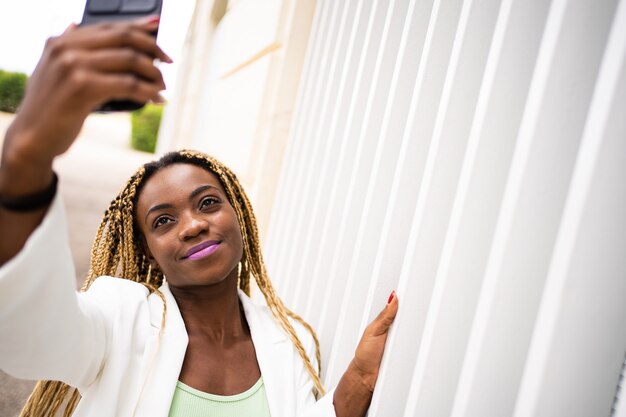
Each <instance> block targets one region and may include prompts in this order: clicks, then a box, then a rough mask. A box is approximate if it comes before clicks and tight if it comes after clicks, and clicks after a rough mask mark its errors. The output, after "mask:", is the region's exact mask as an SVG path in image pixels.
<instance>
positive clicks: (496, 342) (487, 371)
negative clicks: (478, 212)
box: [466, 2, 610, 415]
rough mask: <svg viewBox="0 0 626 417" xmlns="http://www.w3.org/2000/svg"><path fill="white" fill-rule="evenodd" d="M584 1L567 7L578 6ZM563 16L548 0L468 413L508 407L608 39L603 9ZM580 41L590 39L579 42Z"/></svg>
mask: <svg viewBox="0 0 626 417" xmlns="http://www.w3.org/2000/svg"><path fill="white" fill-rule="evenodd" d="M581 6H582V4H581V3H578V4H576V5H575V6H574V8H576V7H578V8H579V12H580V9H581V8H582V7H581ZM587 6H590V5H587ZM566 15H567V5H566V4H564V3H558V2H556V3H553V7H552V10H551V12H550V17H549V18H548V24H547V27H546V31H545V36H544V41H543V42H544V44H543V46H542V50H541V52H540V55H539V58H538V60H537V62H538V65H537V69H536V71H535V76H534V80H533V84H532V85H531V88H530V95H529V101H528V104H527V106H526V109H527V110H526V114H525V119H524V121H523V123H522V127H521V131H520V135H519V139H518V143H517V149H516V154H515V157H514V159H513V163H512V168H511V172H510V174H509V179H508V183H507V192H506V193H505V197H504V200H503V208H502V210H501V214H500V218H499V220H498V226H497V229H496V234H495V238H494V243H493V244H492V253H491V255H490V259H489V262H488V266H487V271H486V274H485V282H484V284H483V289H482V294H481V298H480V302H479V310H478V313H477V316H476V321H475V324H474V328H473V334H474V336H473V337H472V339H471V342H470V352H472V349H474V350H473V351H474V352H479V353H478V354H474V353H472V354H469V355H468V357H470V358H472V359H471V360H474V361H476V360H479V361H480V362H479V365H476V363H474V365H471V364H469V365H468V366H476V368H477V369H478V372H477V374H476V377H475V379H474V381H472V390H473V391H472V392H471V393H470V394H469V395H470V397H469V399H468V400H466V401H469V402H470V403H471V407H470V409H471V413H472V414H473V415H486V414H487V415H488V414H489V413H492V412H493V413H494V414H493V415H502V414H505V415H510V413H511V412H512V407H513V404H514V401H515V393H516V391H517V385H518V384H519V379H520V376H521V372H522V369H523V364H524V358H525V355H526V349H527V346H528V340H529V337H530V332H531V329H532V323H533V321H534V317H535V314H536V308H537V304H538V297H539V296H540V292H541V288H542V286H543V280H544V278H545V273H546V272H545V271H546V269H547V264H548V261H549V254H550V252H551V250H552V242H553V239H554V236H555V233H556V221H557V220H558V217H559V215H560V210H561V207H562V204H563V201H564V194H565V190H566V186H567V181H568V178H569V175H570V174H569V173H570V172H571V166H572V165H573V158H574V156H575V152H576V150H577V145H578V138H579V137H580V132H581V131H582V125H581V122H582V120H584V114H585V111H586V108H587V106H588V104H587V103H588V100H589V96H590V92H591V89H592V86H593V80H594V79H595V73H596V70H597V62H598V58H597V54H598V45H602V44H603V42H604V40H603V37H604V36H606V30H599V31H598V28H600V27H601V26H602V24H603V22H604V23H606V22H605V20H606V18H607V17H610V12H608V13H607V12H606V10H604V11H598V10H597V9H594V10H593V11H590V10H585V12H580V16H581V17H582V16H585V17H588V18H589V20H590V21H591V22H593V24H592V25H589V24H588V23H587V24H582V22H580V21H577V22H575V23H573V22H572V21H568V20H567V19H565V18H564V16H566ZM562 22H564V23H563V25H562ZM596 25H597V26H596ZM603 32H604V34H603ZM581 39H586V40H587V43H586V44H585V45H584V47H583V46H582V44H581V42H580V40H581ZM574 45H576V46H574ZM600 51H601V49H600ZM579 61H580V62H579ZM572 86H576V89H575V91H576V96H575V97H571V96H570V92H571V91H572ZM481 327H482V328H483V330H481ZM481 333H482V334H481ZM476 342H478V343H477V344H476V345H474V346H472V344H473V343H476ZM477 346H478V348H477ZM466 383H467V382H466ZM489 388H492V389H493V388H496V389H497V390H498V391H499V392H500V393H501V395H499V396H498V397H497V398H489V397H485V396H486V395H490V394H488V393H490V392H493V391H492V390H490V389H489ZM466 395H468V394H466ZM485 398H488V399H485ZM494 410H495V412H494Z"/></svg>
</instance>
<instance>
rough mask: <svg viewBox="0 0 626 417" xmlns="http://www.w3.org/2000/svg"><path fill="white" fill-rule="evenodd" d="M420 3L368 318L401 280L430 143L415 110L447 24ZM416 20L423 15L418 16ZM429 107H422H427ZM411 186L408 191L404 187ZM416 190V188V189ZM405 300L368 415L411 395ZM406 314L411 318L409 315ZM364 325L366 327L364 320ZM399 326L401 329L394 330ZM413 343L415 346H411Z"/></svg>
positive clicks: (398, 407) (410, 332)
mask: <svg viewBox="0 0 626 417" xmlns="http://www.w3.org/2000/svg"><path fill="white" fill-rule="evenodd" d="M421 5H422V6H424V9H423V10H421V11H418V12H417V14H418V16H419V15H423V19H424V22H423V25H424V27H426V28H427V31H426V34H425V40H424V48H423V52H422V55H421V59H420V62H419V67H418V71H417V75H416V80H415V85H414V87H413V90H412V94H411V103H410V108H409V112H408V118H407V123H406V126H405V129H404V132H403V135H402V143H401V145H400V151H399V156H398V161H397V165H396V168H395V170H394V176H393V179H392V181H391V191H390V196H389V200H390V204H389V209H388V210H387V212H386V213H385V216H384V217H385V219H384V224H383V227H382V232H381V236H380V241H379V245H378V248H379V249H378V251H377V256H376V261H375V264H374V268H373V273H372V276H373V277H380V279H378V280H377V282H378V285H370V288H369V294H368V297H367V307H366V311H370V315H369V316H368V315H364V319H368V320H369V319H371V315H372V310H373V304H374V301H373V300H374V295H375V294H381V291H380V288H381V287H382V288H385V290H389V286H388V285H387V284H388V281H393V282H394V284H395V285H396V287H397V285H398V282H396V281H395V279H396V277H398V276H399V275H400V268H399V266H400V265H401V264H402V258H401V255H399V254H401V253H403V250H404V248H405V245H406V243H407V240H408V233H407V228H406V227H405V225H404V223H403V222H402V221H398V219H406V218H409V216H410V213H412V212H413V209H414V207H415V198H413V196H414V195H417V190H416V188H417V187H416V186H415V183H418V182H419V178H420V176H421V169H422V168H423V166H424V164H423V161H421V163H420V160H419V157H420V154H421V153H423V152H420V151H419V147H418V145H420V144H422V143H426V145H427V140H426V139H427V137H428V134H426V135H425V136H424V137H423V138H421V139H422V140H418V132H420V131H421V132H425V131H427V129H426V128H424V125H426V123H422V124H421V125H420V127H421V128H422V129H421V130H418V123H416V122H417V119H418V115H423V114H424V113H426V112H418V111H417V110H418V108H419V105H420V103H424V102H426V101H428V100H427V99H426V98H425V97H428V96H429V94H427V93H426V92H424V91H425V90H426V89H427V86H433V85H436V84H438V83H437V82H436V81H433V82H431V83H428V84H427V83H426V81H425V80H426V79H427V73H428V69H429V68H433V67H437V66H438V65H436V62H435V63H433V61H436V56H435V57H433V56H431V55H432V54H431V53H432V51H433V48H435V47H436V46H437V45H438V42H437V41H438V40H439V41H440V38H441V36H439V37H437V36H436V35H437V28H440V27H442V26H443V25H442V24H440V22H439V19H440V18H441V17H440V14H439V11H440V8H441V2H440V1H439V0H435V1H434V2H433V3H432V7H431V8H430V12H428V5H426V4H425V3H421ZM450 15H453V14H452V13H450V14H447V15H446V16H450ZM417 20H418V21H419V19H417ZM416 24H419V23H416ZM440 42H441V41H440ZM439 45H441V43H439ZM442 81H443V80H441V82H440V83H439V85H441V83H442ZM437 101H438V100H437ZM428 107H430V108H433V107H436V106H426V108H428ZM426 108H425V109H424V110H426ZM432 119H434V114H433V118H432ZM407 190H410V191H409V192H406V191H407ZM414 190H415V192H413V191H414ZM407 276H408V275H406V274H405V275H403V276H402V277H401V278H400V279H399V281H400V282H399V284H400V291H399V292H400V293H401V294H403V296H404V295H406V294H407V291H403V288H404V287H405V286H406V283H407V282H408V281H407V280H406V278H407ZM403 278H404V279H403ZM402 284H405V285H402ZM382 292H386V291H382ZM401 303H402V306H403V307H402V310H401V311H402V312H404V315H403V314H402V313H400V314H399V315H398V317H397V318H396V323H395V325H394V327H393V328H392V329H391V331H390V335H389V337H388V341H387V348H386V350H385V355H384V356H383V362H382V364H381V369H380V374H379V378H378V382H377V384H376V390H375V391H374V396H373V398H372V403H371V406H370V415H372V416H376V415H401V414H402V412H403V411H404V406H405V404H404V403H405V400H406V398H407V392H408V388H409V382H410V375H409V374H408V372H406V369H407V365H408V368H410V367H411V365H412V363H413V362H412V361H413V358H414V356H415V352H416V346H412V344H411V343H410V342H412V341H414V340H416V339H417V331H416V330H417V329H416V328H415V327H414V326H411V324H412V323H411V321H412V320H411V318H412V317H411V313H410V312H409V313H407V307H405V306H408V308H410V307H411V306H412V305H414V304H411V303H408V304H406V303H405V300H402V301H401ZM407 318H409V319H408V320H407ZM361 327H363V325H362V326H361ZM398 327H399V328H400V330H396V329H398ZM403 337H404V340H405V341H406V342H409V343H402V338H403ZM412 347H413V349H411V348H412ZM398 357H402V358H404V360H403V361H401V362H400V361H397V360H395V358H398Z"/></svg>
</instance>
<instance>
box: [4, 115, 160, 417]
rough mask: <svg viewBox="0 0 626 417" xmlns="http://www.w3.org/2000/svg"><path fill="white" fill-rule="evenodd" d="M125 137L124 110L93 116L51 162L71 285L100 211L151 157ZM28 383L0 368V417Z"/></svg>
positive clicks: (11, 411) (16, 404)
mask: <svg viewBox="0 0 626 417" xmlns="http://www.w3.org/2000/svg"><path fill="white" fill-rule="evenodd" d="M12 119H13V116H12V115H9V114H6V113H0V143H1V142H2V139H3V138H4V132H5V131H6V128H7V127H8V125H9V124H10V123H11V120H12ZM129 137H130V121H129V117H128V116H127V115H124V114H121V115H93V116H91V117H90V118H89V119H87V121H86V122H85V125H84V127H83V130H82V132H81V135H80V137H79V139H78V141H77V142H76V143H75V144H74V145H73V146H72V148H71V149H70V151H69V152H68V153H67V154H65V155H64V156H62V157H61V158H59V159H58V161H57V164H56V167H55V168H56V170H57V172H58V173H59V179H60V182H59V184H60V191H61V194H62V195H63V198H64V200H65V205H66V208H67V213H68V220H69V229H70V243H71V246H72V251H73V254H74V264H75V266H76V272H77V286H80V283H81V282H82V280H83V278H84V277H85V275H86V274H87V270H88V268H89V267H88V265H89V252H90V249H91V242H92V239H93V237H94V235H95V232H96V229H97V227H98V225H99V223H100V220H101V217H102V214H103V213H104V210H105V209H106V207H107V206H108V204H109V202H110V201H111V200H112V199H113V197H114V196H115V195H116V194H117V192H118V191H119V190H120V189H121V188H122V186H123V185H124V184H125V183H126V181H127V179H128V178H129V177H130V175H131V174H132V173H133V172H134V171H135V169H136V168H137V167H139V166H140V165H141V164H143V163H144V162H146V161H149V160H151V159H153V155H150V154H146V153H143V152H137V151H134V150H131V149H130V148H129V145H128V143H129ZM33 385H34V383H32V382H30V381H18V380H16V379H13V378H11V377H9V376H7V375H5V374H3V373H2V372H0V416H2V417H17V416H18V415H19V411H20V410H21V407H22V405H23V404H24V402H25V400H26V398H27V396H28V394H29V393H30V391H31V389H32V387H33Z"/></svg>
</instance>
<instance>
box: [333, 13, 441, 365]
mask: <svg viewBox="0 0 626 417" xmlns="http://www.w3.org/2000/svg"><path fill="white" fill-rule="evenodd" d="M407 3H408V9H406V11H405V10H404V9H400V10H395V11H394V13H395V14H396V15H398V16H403V19H404V25H402V26H398V29H399V30H400V31H401V33H396V34H395V35H391V34H390V35H389V37H390V39H393V38H394V37H396V36H399V37H400V40H399V50H398V55H397V58H396V62H395V67H394V69H393V74H392V76H391V81H390V84H389V88H388V91H389V94H388V97H387V100H386V103H384V106H385V107H384V114H383V120H382V122H381V127H380V132H379V133H378V137H374V139H375V140H376V142H375V143H373V144H372V145H373V148H374V149H375V153H374V155H373V161H372V163H371V164H370V165H369V168H368V170H369V172H365V173H363V175H362V176H361V177H360V178H359V179H358V181H363V182H364V183H365V184H366V185H367V190H366V193H365V196H364V198H365V201H364V203H363V204H362V208H359V207H358V206H356V207H353V209H354V215H355V216H359V215H360V220H359V221H360V224H359V225H358V231H357V236H356V240H355V244H354V245H351V246H354V249H353V251H354V255H352V262H351V263H350V269H349V270H348V276H347V277H346V279H345V281H346V284H345V285H346V289H345V291H344V294H345V296H344V297H343V301H342V309H341V310H340V311H339V313H340V314H339V319H338V323H340V325H341V326H342V328H343V331H342V332H341V337H337V336H335V338H334V343H333V347H334V348H335V349H338V350H339V351H342V352H346V353H347V354H348V355H346V357H345V358H344V363H345V360H349V359H350V358H349V356H350V355H349V353H350V352H351V351H352V349H353V347H354V346H355V344H356V341H357V340H358V337H359V335H360V333H361V330H362V329H361V326H360V323H361V321H362V317H363V316H367V310H366V306H367V302H364V300H365V299H366V298H367V291H368V288H369V287H370V286H371V285H373V283H374V282H377V277H375V276H372V275H371V268H372V266H373V263H374V260H375V255H376V254H375V253H371V252H374V251H375V248H376V246H377V243H376V241H377V240H378V237H379V235H380V231H381V228H382V223H383V220H384V213H385V211H386V208H387V202H388V201H389V193H390V191H391V186H390V183H391V182H392V181H393V177H394V167H395V165H396V163H397V160H398V158H399V157H400V155H399V152H400V149H401V143H402V138H403V133H404V130H405V126H406V121H407V117H408V115H409V112H410V108H411V96H410V95H407V94H405V92H406V91H412V90H413V89H414V85H415V82H416V75H417V71H418V66H419V62H420V56H421V52H422V49H423V43H424V38H425V33H424V32H425V31H426V28H427V26H426V25H424V20H426V21H427V18H428V15H429V12H430V10H429V9H430V7H429V3H425V4H423V6H424V7H425V8H426V10H423V9H422V8H417V7H416V4H417V2H416V1H409V2H407ZM370 209H371V211H370ZM363 245H366V246H367V247H368V250H369V251H370V253H365V251H364V249H363ZM357 265H358V268H357ZM357 269H361V270H362V271H363V273H360V272H358V271H356V270H357ZM394 278H395V280H394V281H395V282H397V277H394ZM368 283H369V285H368ZM394 287H395V283H394V284H393V285H391V288H394ZM388 294H389V292H387V291H385V293H383V294H378V298H377V300H376V306H377V309H380V308H382V306H384V303H385V301H386V300H387V296H388ZM370 304H371V303H370ZM348 310H349V311H350V313H349V314H347V311H348ZM342 344H343V345H342ZM337 363H341V360H340V361H338V362H337ZM338 369H339V370H341V365H339V368H338Z"/></svg>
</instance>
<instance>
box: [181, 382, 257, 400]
mask: <svg viewBox="0 0 626 417" xmlns="http://www.w3.org/2000/svg"><path fill="white" fill-rule="evenodd" d="M262 386H263V377H262V376H261V378H259V380H258V381H257V382H256V383H255V384H254V385H253V386H252V387H250V388H248V389H247V390H246V391H244V392H242V393H240V394H235V395H217V394H210V393H208V392H204V391H200V390H197V389H195V388H192V387H190V386H189V385H186V384H184V383H182V382H180V381H178V382H177V383H176V387H177V388H180V389H181V390H183V391H185V392H187V393H189V394H191V395H195V396H196V397H200V398H204V399H205V400H211V401H217V402H222V403H229V402H236V401H241V400H245V399H246V398H248V397H251V396H252V395H254V393H256V392H257V391H258V390H259V389H261V387H262Z"/></svg>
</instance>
